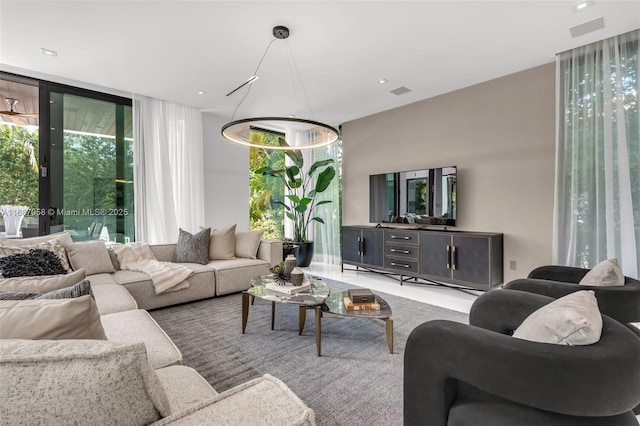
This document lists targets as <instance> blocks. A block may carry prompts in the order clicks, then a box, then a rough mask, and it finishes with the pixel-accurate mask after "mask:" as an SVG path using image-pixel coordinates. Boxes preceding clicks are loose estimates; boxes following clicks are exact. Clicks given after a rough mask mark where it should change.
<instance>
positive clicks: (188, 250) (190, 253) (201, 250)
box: [175, 228, 210, 265]
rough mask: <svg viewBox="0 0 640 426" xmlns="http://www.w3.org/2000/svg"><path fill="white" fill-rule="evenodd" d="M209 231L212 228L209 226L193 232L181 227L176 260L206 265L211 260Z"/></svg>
mask: <svg viewBox="0 0 640 426" xmlns="http://www.w3.org/2000/svg"><path fill="white" fill-rule="evenodd" d="M209 232H210V229H209V228H207V229H203V230H202V231H200V232H198V233H196V234H191V233H189V232H187V231H185V230H183V229H182V228H180V230H179V234H178V242H177V243H176V258H175V262H177V263H200V264H202V265H206V264H207V262H208V261H209Z"/></svg>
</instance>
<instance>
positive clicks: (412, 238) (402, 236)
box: [384, 229, 420, 244]
mask: <svg viewBox="0 0 640 426" xmlns="http://www.w3.org/2000/svg"><path fill="white" fill-rule="evenodd" d="M419 235H420V234H419V233H418V232H417V231H398V230H395V229H392V230H388V231H385V232H384V240H385V242H392V243H410V244H418V239H419V238H418V237H419Z"/></svg>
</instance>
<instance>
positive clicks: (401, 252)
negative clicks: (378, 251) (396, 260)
mask: <svg viewBox="0 0 640 426" xmlns="http://www.w3.org/2000/svg"><path fill="white" fill-rule="evenodd" d="M384 254H385V256H391V257H401V258H412V259H416V260H417V259H418V246H414V245H400V244H388V243H387V244H386V245H385V250H384Z"/></svg>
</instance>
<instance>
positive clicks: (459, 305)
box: [305, 263, 482, 314]
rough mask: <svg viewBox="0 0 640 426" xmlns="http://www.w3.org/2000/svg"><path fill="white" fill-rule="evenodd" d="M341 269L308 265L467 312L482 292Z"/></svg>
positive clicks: (347, 267) (362, 284) (351, 281)
mask: <svg viewBox="0 0 640 426" xmlns="http://www.w3.org/2000/svg"><path fill="white" fill-rule="evenodd" d="M340 269H341V268H340V265H328V264H321V263H312V264H311V265H310V266H309V267H308V268H305V270H306V271H307V272H309V273H312V274H316V275H319V276H323V277H326V278H331V279H334V280H337V281H342V282H345V283H349V284H353V285H357V286H360V287H367V288H370V289H372V290H378V291H382V292H385V293H389V294H393V295H395V296H400V297H406V298H407V299H412V300H417V301H419V302H423V303H428V304H430V305H435V306H440V307H443V308H447V309H451V310H454V311H458V312H464V313H466V314H468V313H469V309H471V305H472V304H473V302H474V300H475V299H476V297H477V296H478V295H480V294H482V292H463V291H460V290H455V289H453V288H449V287H442V286H433V285H426V284H414V283H410V282H405V283H404V284H403V285H400V282H399V281H397V280H395V279H393V278H392V277H390V276H386V275H382V274H378V273H374V272H366V271H363V270H359V271H356V270H355V267H354V266H351V265H345V270H344V272H341V270H340ZM471 293H475V294H471Z"/></svg>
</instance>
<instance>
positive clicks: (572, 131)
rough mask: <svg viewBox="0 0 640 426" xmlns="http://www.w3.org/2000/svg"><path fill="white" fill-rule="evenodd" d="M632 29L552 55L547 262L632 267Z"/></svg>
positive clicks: (631, 272)
mask: <svg viewBox="0 0 640 426" xmlns="http://www.w3.org/2000/svg"><path fill="white" fill-rule="evenodd" d="M639 36H640V30H637V31H633V32H630V33H626V34H623V35H620V36H616V37H613V38H610V39H607V40H603V41H600V42H597V43H593V44H590V45H587V46H584V47H580V48H577V49H574V50H571V51H569V52H565V53H562V54H559V55H558V56H557V59H556V65H557V67H556V68H557V90H558V96H557V100H558V115H559V119H558V133H557V152H556V193H555V196H556V198H555V211H554V233H553V234H554V244H553V262H554V263H557V264H563V265H570V266H579V267H585V268H587V267H591V266H594V265H595V264H597V263H598V262H599V261H601V260H603V259H607V258H617V259H618V261H619V262H620V264H621V266H622V269H623V271H624V273H625V275H627V276H631V277H636V278H637V277H638V271H639V265H640V140H639V135H640V116H639V108H638V107H639V106H638V78H639V76H640V72H639V71H640V70H639V66H638V58H639V57H640V50H639V48H638V39H639Z"/></svg>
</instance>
